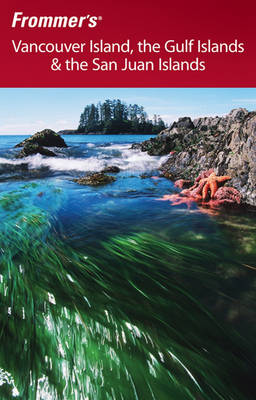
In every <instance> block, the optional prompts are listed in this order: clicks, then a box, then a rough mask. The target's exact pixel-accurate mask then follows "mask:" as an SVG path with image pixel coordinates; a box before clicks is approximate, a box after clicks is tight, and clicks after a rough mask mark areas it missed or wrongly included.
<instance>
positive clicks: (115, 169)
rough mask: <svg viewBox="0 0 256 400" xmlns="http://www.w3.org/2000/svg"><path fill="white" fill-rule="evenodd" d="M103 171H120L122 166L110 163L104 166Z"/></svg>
mask: <svg viewBox="0 0 256 400" xmlns="http://www.w3.org/2000/svg"><path fill="white" fill-rule="evenodd" d="M101 172H113V173H117V172H120V168H119V167H117V166H115V165H110V166H109V167H106V168H104V169H103V170H102V171H101Z"/></svg>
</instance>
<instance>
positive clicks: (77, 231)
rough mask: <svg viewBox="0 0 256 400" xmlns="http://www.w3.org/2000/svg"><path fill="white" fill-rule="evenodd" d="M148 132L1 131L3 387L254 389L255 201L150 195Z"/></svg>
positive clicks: (6, 391) (153, 179)
mask: <svg viewBox="0 0 256 400" xmlns="http://www.w3.org/2000/svg"><path fill="white" fill-rule="evenodd" d="M149 137H150V136H145V135H143V136H139V135H138V136H137V135H74V136H64V139H65V141H66V143H67V144H68V148H65V149H53V151H55V152H56V154H57V157H54V158H47V157H42V156H41V155H35V156H31V157H27V158H26V159H16V158H15V154H16V153H17V152H18V151H19V149H15V148H14V146H15V144H17V143H18V142H20V141H21V140H23V139H24V137H21V136H1V137H0V190H1V191H0V217H1V228H0V263H1V269H0V296H1V303H0V304H1V313H0V338H1V350H0V398H1V399H9V398H13V397H15V398H17V399H29V400H30V399H31V400H32V399H68V400H69V399H79V400H80V399H81V400H82V399H83V400H84V399H90V400H98V399H99V400H101V399H104V400H105V399H111V400H112V399H116V400H119V399H120V400H133V399H135V400H137V399H141V400H148V399H152V400H170V399H173V400H176V399H178V400H179V399H182V400H184V399H185V400H186V399H196V400H205V399H211V400H215V399H230V400H231V399H233V400H234V399H235V400H240V399H241V400H250V399H254V398H255V393H254V377H255V372H256V371H255V370H256V368H255V361H256V357H255V344H256V343H255V342H256V340H255V297H256V296H255V287H256V277H255V270H256V258H255V253H256V250H255V249H256V246H255V245H256V236H255V233H256V223H255V222H256V215H255V212H254V210H244V209H243V210H226V209H222V210H218V211H214V212H213V211H211V210H207V209H202V208H199V207H198V206H197V205H196V204H191V205H189V207H188V206H187V205H186V204H180V205H176V206H173V205H171V204H170V203H169V202H168V201H159V199H161V198H162V197H163V196H164V195H165V194H172V193H176V192H178V189H176V188H175V187H174V185H173V183H172V182H171V181H169V180H166V179H164V178H161V177H159V171H158V168H159V166H160V165H161V163H162V162H163V161H164V160H165V158H166V156H163V157H151V156H149V155H147V154H146V153H143V152H140V151H138V150H131V144H132V143H134V142H140V141H142V140H145V139H146V138H149ZM110 165H116V166H119V167H120V169H121V171H120V172H119V173H118V174H115V177H116V181H115V182H113V183H111V184H109V185H106V186H101V187H90V186H80V185H78V184H77V183H75V182H74V181H73V179H74V178H77V177H80V176H83V175H84V174H85V173H87V172H94V171H100V170H101V169H103V168H104V167H106V166H110ZM111 175H114V174H111Z"/></svg>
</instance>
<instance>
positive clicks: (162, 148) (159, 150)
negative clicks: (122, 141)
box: [132, 135, 175, 156]
mask: <svg viewBox="0 0 256 400" xmlns="http://www.w3.org/2000/svg"><path fill="white" fill-rule="evenodd" d="M174 147H175V143H174V142H173V140H172V139H171V138H170V137H169V136H166V135H162V136H157V137H155V138H151V139H149V140H146V141H145V142H142V143H140V144H138V143H135V144H133V145H132V149H140V150H141V151H146V152H147V153H148V154H149V155H151V156H162V155H165V154H168V153H170V151H171V150H173V149H174Z"/></svg>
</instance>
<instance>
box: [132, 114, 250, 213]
mask: <svg viewBox="0 0 256 400" xmlns="http://www.w3.org/2000/svg"><path fill="white" fill-rule="evenodd" d="M132 148H135V149H140V150H141V151H147V153H148V154H149V155H164V154H169V157H168V159H167V160H166V161H165V162H164V164H162V166H161V167H160V170H161V171H162V174H163V176H165V177H166V178H169V179H171V180H173V181H175V180H177V179H186V180H194V179H195V178H196V177H197V176H198V175H199V174H200V172H202V171H205V170H209V169H213V170H214V172H215V173H216V175H229V176H230V177H231V179H230V181H229V183H228V185H229V186H232V187H233V188H235V189H236V190H238V191H239V192H240V194H241V198H242V203H245V204H249V205H252V206H256V111H253V112H249V111H247V110H246V109H244V108H239V109H234V110H232V111H231V112H230V113H229V114H228V115H226V116H224V117H218V116H216V117H204V118H197V119H195V120H194V121H192V120H191V118H189V117H184V118H180V119H179V120H178V121H177V122H174V123H173V124H172V125H171V127H170V128H168V129H165V130H164V131H162V132H160V133H159V134H158V135H157V137H156V138H152V139H150V140H146V141H145V142H142V143H139V144H134V145H133V146H132Z"/></svg>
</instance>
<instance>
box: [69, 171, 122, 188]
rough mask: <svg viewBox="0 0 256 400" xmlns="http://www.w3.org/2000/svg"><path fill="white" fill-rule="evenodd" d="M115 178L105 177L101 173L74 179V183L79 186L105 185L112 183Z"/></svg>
mask: <svg viewBox="0 0 256 400" xmlns="http://www.w3.org/2000/svg"><path fill="white" fill-rule="evenodd" d="M115 180H116V178H115V177H114V176H110V175H105V174H104V173H103V172H96V173H93V174H89V175H86V176H84V177H82V178H78V179H74V182H76V183H79V185H91V186H98V185H106V184H107V183H111V182H114V181H115Z"/></svg>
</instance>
